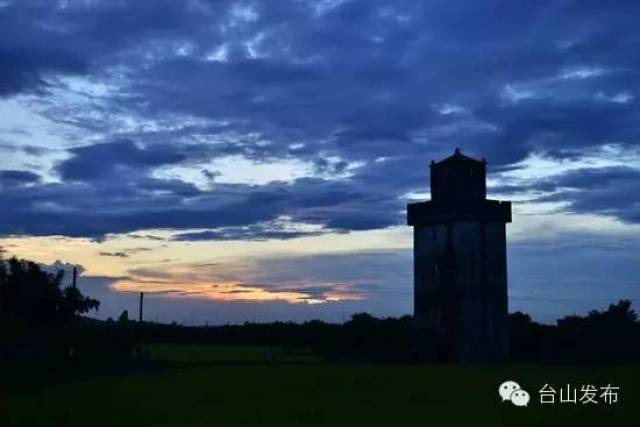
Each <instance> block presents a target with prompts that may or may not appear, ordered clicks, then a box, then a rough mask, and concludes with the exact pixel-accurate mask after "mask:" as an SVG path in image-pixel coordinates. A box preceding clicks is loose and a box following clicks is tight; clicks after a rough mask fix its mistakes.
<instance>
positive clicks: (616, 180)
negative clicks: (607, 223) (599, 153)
mask: <svg viewBox="0 0 640 427" xmlns="http://www.w3.org/2000/svg"><path fill="white" fill-rule="evenodd" d="M550 184H551V185H553V186H555V187H556V189H557V190H558V191H557V192H556V193H554V194H552V195H549V196H545V197H542V198H541V199H540V200H542V201H566V202H569V206H570V209H571V210H572V211H574V212H579V213H599V214H603V215H612V216H615V217H617V218H619V219H621V220H623V221H626V222H630V223H640V191H638V189H639V188H640V169H634V168H628V167H608V168H601V169H578V170H575V171H571V172H568V173H566V174H563V175H561V176H560V177H558V178H557V179H556V180H554V181H552V182H551V183H550Z"/></svg>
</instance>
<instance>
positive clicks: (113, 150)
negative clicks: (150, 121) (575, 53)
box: [57, 140, 185, 181]
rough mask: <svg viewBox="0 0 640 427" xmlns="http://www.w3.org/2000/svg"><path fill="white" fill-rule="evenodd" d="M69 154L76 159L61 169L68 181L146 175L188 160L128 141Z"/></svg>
mask: <svg viewBox="0 0 640 427" xmlns="http://www.w3.org/2000/svg"><path fill="white" fill-rule="evenodd" d="M69 151H70V153H71V155H72V157H71V158H70V159H68V160H65V161H63V162H62V163H61V164H60V165H59V166H58V168H57V169H58V172H59V173H60V175H61V178H62V179H63V180H64V181H91V180H96V179H105V178H106V179H114V178H115V179H118V178H120V177H118V176H114V175H129V174H131V173H136V172H140V171H142V172H145V171H149V170H151V169H153V168H154V167H159V166H163V165H168V164H176V163H179V162H180V161H182V160H184V158H185V157H184V156H183V155H181V154H180V153H178V152H175V151H173V150H171V149H170V148H165V147H163V146H154V147H150V148H140V147H138V146H136V145H135V144H134V143H133V142H132V141H128V140H120V141H115V142H108V143H101V144H95V145H87V146H83V147H78V148H73V149H71V150H69ZM120 179H121V178H120Z"/></svg>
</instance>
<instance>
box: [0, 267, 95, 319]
mask: <svg viewBox="0 0 640 427" xmlns="http://www.w3.org/2000/svg"><path fill="white" fill-rule="evenodd" d="M63 278H64V271H62V270H59V271H58V272H57V273H49V272H46V271H44V270H43V269H42V267H40V265H38V264H36V263H35V262H32V261H27V260H21V259H18V258H15V257H13V258H11V259H9V260H8V261H4V260H2V259H0V314H2V316H3V317H7V316H11V317H13V318H16V319H19V320H21V321H24V322H26V323H27V324H28V325H31V326H37V325H43V324H54V323H60V322H65V321H68V320H70V319H72V318H74V317H76V316H78V315H80V314H83V313H86V312H88V311H89V310H93V309H98V308H99V307H100V302H99V301H98V300H95V299H92V298H89V297H86V296H84V295H82V293H81V292H80V291H79V290H78V289H77V288H73V287H67V288H62V287H61V285H62V280H63Z"/></svg>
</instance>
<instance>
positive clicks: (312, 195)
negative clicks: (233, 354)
mask: <svg viewBox="0 0 640 427" xmlns="http://www.w3.org/2000/svg"><path fill="white" fill-rule="evenodd" d="M534 5H535V6H534ZM639 16H640V2H638V1H635V0H634V1H628V2H625V1H620V2H603V1H596V0H573V1H568V0H560V1H537V2H520V1H513V0H496V1H471V0H465V1H450V0H447V1H441V0H435V1H403V0H396V1H365V0H362V1H357V0H353V1H348V0H344V1H341V0H324V1H322V0H309V1H305V0H286V1H285V0H277V1H266V0H264V1H225V0H216V1H206V0H174V1H168V0H131V1H122V0H109V1H107V0H103V1H99V0H67V1H54V0H46V1H45V0H41V1H35V0H34V1H30V0H16V1H6V0H4V1H2V0H0V247H1V248H2V252H3V256H4V257H5V258H6V257H8V256H12V255H16V256H19V257H24V258H28V259H32V260H35V261H37V262H40V263H43V264H46V265H47V266H50V268H52V269H55V268H64V269H66V270H67V271H68V270H69V269H70V268H71V266H72V265H78V266H79V267H80V269H81V272H82V274H81V277H80V287H81V289H82V291H83V292H85V293H86V294H89V295H92V296H95V297H97V298H99V299H100V301H101V302H102V307H101V309H100V311H99V312H98V313H95V314H93V315H96V316H98V317H101V318H107V317H109V316H111V317H117V316H118V315H119V314H120V312H121V311H122V310H123V309H128V310H129V311H130V313H131V312H135V311H136V309H137V308H136V307H137V292H139V291H145V292H146V293H147V299H146V301H147V303H146V310H145V317H146V318H147V319H149V320H158V321H173V320H176V321H179V322H184V323H188V324H203V323H205V322H208V323H209V324H219V323H226V322H242V321H267V320H269V321H270V320H296V321H301V320H307V319H314V318H319V319H324V320H330V321H341V320H344V319H346V318H348V317H349V316H350V315H351V314H353V313H354V312H359V311H368V312H370V313H372V314H375V315H380V316H382V315H385V316H386V315H393V316H397V315H401V314H410V313H411V311H412V289H413V288H412V286H413V283H412V280H413V274H412V253H411V246H412V230H411V228H410V227H408V226H406V225H405V223H406V216H405V215H406V211H405V209H406V204H407V203H408V202H410V201H414V200H420V199H427V198H428V197H429V192H428V188H429V177H428V175H429V168H428V165H429V162H430V161H431V160H439V159H441V158H443V157H446V156H448V155H450V154H451V153H452V152H453V150H454V148H455V147H460V148H461V149H462V151H463V152H464V153H465V154H468V155H471V156H475V157H478V158H482V157H484V158H486V159H487V161H488V162H489V177H488V186H489V195H490V197H491V198H495V199H503V200H511V201H513V223H511V224H508V226H507V232H508V262H509V305H510V311H516V310H523V311H526V312H528V313H529V314H530V315H531V316H532V317H533V318H534V319H536V320H539V321H544V322H550V321H553V320H554V319H556V318H557V317H559V316H563V315H567V314H573V313H580V314H582V313H585V312H586V311H587V310H589V309H593V308H601V307H603V306H605V305H607V304H609V303H611V302H615V301H617V300H618V299H621V298H627V299H634V300H635V304H636V308H638V304H640V100H639V98H638V97H639V96H640V29H639V27H638V17H639Z"/></svg>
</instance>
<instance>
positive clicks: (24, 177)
mask: <svg viewBox="0 0 640 427" xmlns="http://www.w3.org/2000/svg"><path fill="white" fill-rule="evenodd" d="M39 181H40V176H39V175H38V174H35V173H33V172H28V171H18V170H4V171H0V186H2V187H5V186H16V185H26V184H34V183H37V182H39Z"/></svg>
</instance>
